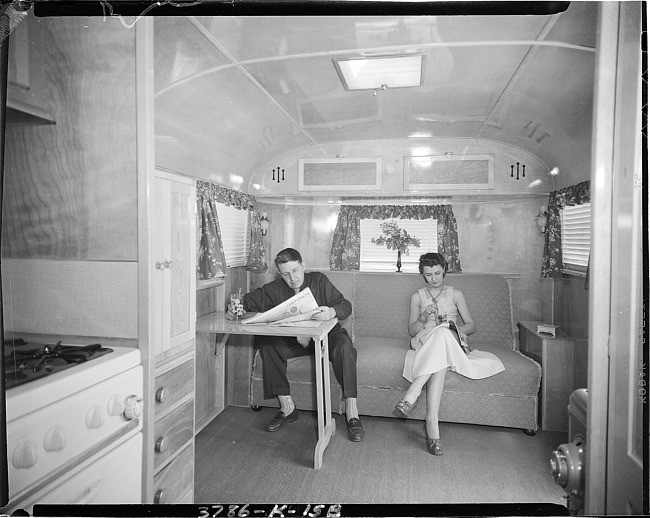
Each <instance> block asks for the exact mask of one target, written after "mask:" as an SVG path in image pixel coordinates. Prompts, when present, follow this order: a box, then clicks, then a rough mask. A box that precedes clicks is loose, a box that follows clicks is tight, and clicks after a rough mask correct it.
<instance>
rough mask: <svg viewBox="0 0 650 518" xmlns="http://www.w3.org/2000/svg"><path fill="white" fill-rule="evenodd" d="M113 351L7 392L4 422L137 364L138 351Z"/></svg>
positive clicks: (119, 349) (123, 348) (114, 349)
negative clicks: (5, 418) (5, 419)
mask: <svg viewBox="0 0 650 518" xmlns="http://www.w3.org/2000/svg"><path fill="white" fill-rule="evenodd" d="M110 348H111V349H112V350H113V352H112V353H109V354H105V355H104V356H100V357H99V358H94V359H92V360H90V361H87V362H84V363H81V364H79V365H75V366H74V367H72V368H69V369H65V370H62V371H61V372H56V373H52V374H50V375H49V376H45V377H44V378H40V379H37V380H34V381H31V382H29V383H25V384H23V385H19V386H17V387H13V388H10V389H9V390H7V393H6V396H7V421H8V422H9V421H13V420H15V419H18V418H20V417H22V416H24V415H27V414H29V413H31V412H34V411H36V410H38V409H39V408H43V407H46V406H49V405H51V404H53V403H54V402H56V401H59V400H61V399H64V398H66V397H68V396H71V395H73V394H76V393H78V392H81V391H82V390H84V389H86V388H88V387H90V386H92V385H94V384H96V383H99V382H101V381H103V380H105V379H108V378H111V377H113V376H115V375H116V374H119V373H121V372H124V371H126V370H128V369H130V368H132V367H135V366H136V365H140V351H139V350H138V349H134V348H129V347H110Z"/></svg>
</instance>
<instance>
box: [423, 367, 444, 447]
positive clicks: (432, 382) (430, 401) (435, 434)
mask: <svg viewBox="0 0 650 518" xmlns="http://www.w3.org/2000/svg"><path fill="white" fill-rule="evenodd" d="M446 375H447V369H446V368H445V369H442V370H439V371H438V372H434V373H433V374H431V376H430V377H429V381H428V384H427V417H426V427H427V435H428V436H429V438H430V439H440V429H439V427H438V412H439V411H440V399H441V398H442V389H443V387H444V385H445V376H446ZM416 380H417V378H416Z"/></svg>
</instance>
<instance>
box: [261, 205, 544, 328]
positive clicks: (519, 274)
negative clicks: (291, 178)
mask: <svg viewBox="0 0 650 518" xmlns="http://www.w3.org/2000/svg"><path fill="white" fill-rule="evenodd" d="M542 200H543V199H542ZM542 203H543V201H540V198H513V199H510V200H504V199H501V200H499V201H491V200H490V199H482V198H476V199H474V200H471V201H470V200H467V199H465V200H462V201H457V202H456V201H454V200H452V202H451V205H452V208H453V210H454V214H455V216H456V221H457V223H458V238H459V248H460V261H461V267H462V269H463V271H464V272H468V273H469V272H488V273H503V274H506V275H508V276H510V277H512V278H513V280H512V290H513V310H514V316H515V319H516V321H517V320H535V319H537V318H539V317H540V315H541V294H540V283H541V279H540V271H541V262H542V250H543V235H542V234H541V233H540V232H539V227H537V224H536V222H535V216H536V215H537V212H538V211H539V208H540V205H541V204H542ZM258 204H259V208H260V211H262V212H267V215H268V218H269V220H270V222H271V226H270V230H269V232H268V234H267V236H266V238H265V246H266V253H267V257H268V261H269V271H268V272H266V273H265V274H258V275H253V276H252V281H251V288H253V287H256V286H260V285H261V284H264V283H265V282H268V281H270V280H272V279H273V278H274V277H275V275H276V270H275V267H274V266H273V258H274V257H275V255H276V254H277V253H278V252H279V251H280V250H282V249H283V248H286V247H292V248H296V249H297V250H299V251H300V252H301V254H302V255H303V260H304V261H305V264H306V265H307V268H319V269H329V264H330V263H329V258H330V252H331V246H332V237H333V233H334V228H335V227H336V221H337V218H338V212H339V205H338V204H328V203H326V202H320V203H319V202H314V203H310V204H302V205H301V204H298V203H291V204H278V203H277V202H274V203H268V202H267V203H265V202H264V201H262V200H259V201H258Z"/></svg>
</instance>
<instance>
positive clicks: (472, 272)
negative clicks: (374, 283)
mask: <svg viewBox="0 0 650 518" xmlns="http://www.w3.org/2000/svg"><path fill="white" fill-rule="evenodd" d="M307 270H311V271H319V272H324V273H327V272H331V271H336V272H337V273H364V274H365V273H368V274H371V273H384V274H385V273H397V272H396V271H395V270H392V271H391V270H375V271H370V270H330V269H329V268H308V269H307ZM400 275H420V273H419V272H417V271H415V272H407V271H402V272H400ZM447 275H451V276H454V275H465V276H467V275H501V276H503V277H506V278H508V279H519V278H521V274H520V273H516V272H492V271H487V270H463V271H462V272H460V273H455V272H449V273H448V274H447Z"/></svg>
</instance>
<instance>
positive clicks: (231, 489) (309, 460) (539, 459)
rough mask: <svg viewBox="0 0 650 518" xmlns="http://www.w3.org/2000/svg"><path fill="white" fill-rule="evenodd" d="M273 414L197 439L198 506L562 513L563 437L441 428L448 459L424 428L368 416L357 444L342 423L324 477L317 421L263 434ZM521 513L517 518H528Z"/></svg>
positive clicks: (232, 417) (207, 431)
mask: <svg viewBox="0 0 650 518" xmlns="http://www.w3.org/2000/svg"><path fill="white" fill-rule="evenodd" d="M276 411H277V410H276V409H271V408H263V409H262V410H261V411H260V412H253V411H252V410H251V409H250V408H247V407H246V408H240V407H227V408H226V409H225V410H224V411H223V412H222V413H221V414H220V415H219V416H218V417H217V418H216V419H215V420H214V421H212V422H211V423H210V424H209V425H208V426H207V427H206V428H204V429H203V430H202V431H201V433H200V434H199V435H198V436H197V441H196V469H195V502H233V503H235V502H240V503H242V502H245V503H269V502H285V503H299V502H308V503H315V502H320V503H323V502H329V503H332V502H334V503H339V504H380V505H383V504H408V505H412V504H418V505H425V506H429V505H440V504H455V505H458V504H482V505H488V506H494V505H497V506H499V505H503V504H509V505H511V504H552V505H551V508H553V506H555V505H557V506H561V507H558V511H562V510H565V509H566V507H565V505H566V500H565V499H564V498H563V496H564V491H563V490H562V489H561V488H560V487H559V486H558V485H556V484H555V483H554V480H553V477H552V475H551V470H550V463H549V459H550V456H551V452H552V451H553V450H554V449H556V448H557V446H559V445H560V444H561V443H563V442H566V438H567V434H566V433H564V432H547V431H541V430H540V431H539V432H538V433H537V434H536V435H535V436H533V437H531V436H527V435H525V434H524V433H523V432H522V431H521V430H515V429H509V428H498V427H487V426H476V425H464V424H454V423H441V438H442V441H443V448H444V455H443V456H440V457H437V456H433V455H430V454H429V453H428V452H427V450H426V445H425V439H424V428H423V422H422V421H415V420H402V419H390V418H380V417H363V416H362V420H363V423H364V428H365V432H366V435H365V438H364V440H363V441H362V442H360V443H353V442H351V441H349V440H348V438H347V433H346V427H345V421H344V419H343V417H342V416H338V415H337V416H336V418H335V419H336V427H337V428H336V434H335V436H334V437H332V440H331V442H330V444H329V446H328V448H327V450H326V451H325V454H324V457H323V467H322V468H321V469H320V470H314V469H313V450H314V445H315V444H316V440H317V421H316V414H315V413H312V412H306V411H301V412H300V414H299V419H298V420H297V421H295V422H292V423H289V424H287V425H286V426H285V427H284V428H283V429H281V430H280V431H278V432H274V433H269V432H266V431H265V430H264V425H265V423H266V422H267V421H268V419H270V418H271V417H272V416H273V415H274V414H275V412H276ZM519 509H522V512H521V513H515V514H528V513H526V512H523V509H524V508H522V507H521V506H519ZM471 514H474V513H471ZM490 514H498V511H496V513H495V512H491V513H490ZM507 514H510V513H507ZM542 514H545V513H542ZM552 514H558V515H559V514H564V513H562V512H558V513H552ZM395 515H399V516H402V515H403V514H395Z"/></svg>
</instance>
